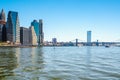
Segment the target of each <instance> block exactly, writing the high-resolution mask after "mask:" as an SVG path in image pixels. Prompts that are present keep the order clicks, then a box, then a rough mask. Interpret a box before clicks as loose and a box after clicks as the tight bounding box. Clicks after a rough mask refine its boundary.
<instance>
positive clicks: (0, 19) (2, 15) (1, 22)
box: [0, 9, 6, 41]
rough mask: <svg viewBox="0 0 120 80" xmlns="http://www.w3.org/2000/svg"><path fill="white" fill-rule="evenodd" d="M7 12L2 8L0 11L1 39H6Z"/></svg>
mask: <svg viewBox="0 0 120 80" xmlns="http://www.w3.org/2000/svg"><path fill="white" fill-rule="evenodd" d="M5 24H6V22H5V13H4V10H3V9H2V11H1V13H0V41H6V26H5Z"/></svg>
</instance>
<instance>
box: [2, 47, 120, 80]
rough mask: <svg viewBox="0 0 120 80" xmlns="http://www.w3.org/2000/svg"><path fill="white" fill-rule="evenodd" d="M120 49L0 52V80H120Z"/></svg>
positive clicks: (65, 48)
mask: <svg viewBox="0 0 120 80" xmlns="http://www.w3.org/2000/svg"><path fill="white" fill-rule="evenodd" d="M119 79H120V47H110V48H105V47H93V46H92V47H89V46H88V47H33V48H32V47H30V48H5V47H4V48H0V80H119Z"/></svg>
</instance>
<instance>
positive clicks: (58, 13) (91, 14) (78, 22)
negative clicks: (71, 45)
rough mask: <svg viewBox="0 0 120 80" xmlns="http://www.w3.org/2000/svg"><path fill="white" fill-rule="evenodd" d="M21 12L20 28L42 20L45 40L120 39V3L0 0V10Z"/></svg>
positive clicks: (111, 0)
mask: <svg viewBox="0 0 120 80" xmlns="http://www.w3.org/2000/svg"><path fill="white" fill-rule="evenodd" d="M2 8H3V9H4V11H5V12H6V17H7V13H8V11H17V12H19V20H20V25H21V26H24V27H29V26H30V24H31V22H32V21H33V20H34V19H37V20H39V19H43V22H44V24H43V25H44V35H45V41H51V39H52V38H53V37H56V38H57V40H58V41H71V40H73V39H76V38H78V39H80V40H82V41H86V37H87V36H86V34H87V31H88V30H91V31H92V41H96V40H97V39H98V40H99V41H116V40H118V39H120V0H0V9H2Z"/></svg>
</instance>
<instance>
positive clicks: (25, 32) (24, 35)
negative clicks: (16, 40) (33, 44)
mask: <svg viewBox="0 0 120 80" xmlns="http://www.w3.org/2000/svg"><path fill="white" fill-rule="evenodd" d="M29 35H30V31H29V29H28V28H24V27H20V42H21V44H22V45H28V44H30V41H29Z"/></svg>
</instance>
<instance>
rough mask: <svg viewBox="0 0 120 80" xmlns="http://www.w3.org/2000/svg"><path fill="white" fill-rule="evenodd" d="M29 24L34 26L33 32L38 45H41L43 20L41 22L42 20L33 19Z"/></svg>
mask: <svg viewBox="0 0 120 80" xmlns="http://www.w3.org/2000/svg"><path fill="white" fill-rule="evenodd" d="M31 26H33V27H34V30H35V33H36V36H37V43H38V45H43V40H44V34H43V22H42V20H39V22H37V20H33V22H31Z"/></svg>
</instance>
